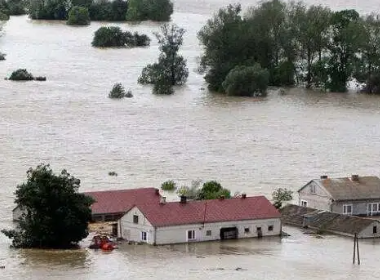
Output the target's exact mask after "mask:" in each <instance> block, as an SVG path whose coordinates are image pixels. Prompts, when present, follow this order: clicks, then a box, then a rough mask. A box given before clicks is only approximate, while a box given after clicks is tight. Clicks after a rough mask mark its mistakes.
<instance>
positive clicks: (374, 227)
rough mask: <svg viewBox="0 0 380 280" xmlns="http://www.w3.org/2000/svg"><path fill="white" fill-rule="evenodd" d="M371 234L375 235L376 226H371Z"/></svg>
mask: <svg viewBox="0 0 380 280" xmlns="http://www.w3.org/2000/svg"><path fill="white" fill-rule="evenodd" d="M372 232H373V234H375V233H377V226H373V228H372Z"/></svg>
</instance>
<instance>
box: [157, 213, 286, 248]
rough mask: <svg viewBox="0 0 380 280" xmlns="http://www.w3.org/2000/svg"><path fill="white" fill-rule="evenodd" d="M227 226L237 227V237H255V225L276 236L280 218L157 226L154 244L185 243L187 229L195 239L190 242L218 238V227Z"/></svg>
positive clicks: (268, 234) (279, 231) (267, 233)
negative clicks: (193, 232) (208, 232)
mask: <svg viewBox="0 0 380 280" xmlns="http://www.w3.org/2000/svg"><path fill="white" fill-rule="evenodd" d="M269 226H273V231H268V227H269ZM227 227H237V228H238V238H252V237H257V230H256V229H257V227H261V230H262V233H263V236H276V235H280V233H281V220H280V219H279V218H278V219H263V220H248V221H238V222H222V223H209V224H204V225H203V224H192V225H181V226H171V227H160V228H157V232H156V244H157V245H162V244H173V243H186V242H188V240H187V231H188V230H194V231H195V237H196V240H194V241H190V242H200V241H211V240H219V239H220V229H221V228H227ZM245 228H249V229H250V230H249V233H245ZM208 230H211V236H206V232H207V231H208Z"/></svg>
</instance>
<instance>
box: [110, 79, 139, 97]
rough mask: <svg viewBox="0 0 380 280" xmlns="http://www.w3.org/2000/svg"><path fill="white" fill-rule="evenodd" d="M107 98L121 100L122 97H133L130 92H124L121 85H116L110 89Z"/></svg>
mask: <svg viewBox="0 0 380 280" xmlns="http://www.w3.org/2000/svg"><path fill="white" fill-rule="evenodd" d="M108 97H109V98H112V99H121V98H124V97H128V98H130V97H133V95H132V92H131V91H130V90H128V91H127V92H126V91H125V89H124V87H123V85H122V84H121V83H117V84H114V86H113V87H112V90H111V92H110V93H109V94H108Z"/></svg>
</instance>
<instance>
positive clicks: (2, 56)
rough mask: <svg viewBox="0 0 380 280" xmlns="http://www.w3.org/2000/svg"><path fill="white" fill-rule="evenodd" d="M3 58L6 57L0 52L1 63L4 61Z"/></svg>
mask: <svg viewBox="0 0 380 280" xmlns="http://www.w3.org/2000/svg"><path fill="white" fill-rule="evenodd" d="M5 56H6V54H5V53H1V52H0V61H1V60H5Z"/></svg>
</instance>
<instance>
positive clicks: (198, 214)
mask: <svg viewBox="0 0 380 280" xmlns="http://www.w3.org/2000/svg"><path fill="white" fill-rule="evenodd" d="M136 206H137V208H138V209H140V211H141V212H142V213H143V214H144V215H145V217H146V218H147V219H148V221H149V222H150V223H151V224H152V225H153V226H156V227H164V226H174V225H184V224H197V223H213V222H227V221H243V220H255V219H270V218H280V217H281V214H280V212H279V211H277V209H276V208H275V207H274V206H273V205H272V204H271V203H270V202H269V200H268V199H267V198H266V197H264V196H254V197H246V198H231V199H223V200H220V199H213V200H203V201H188V202H186V203H180V202H168V203H165V204H160V203H153V204H141V205H136Z"/></svg>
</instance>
